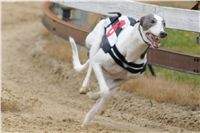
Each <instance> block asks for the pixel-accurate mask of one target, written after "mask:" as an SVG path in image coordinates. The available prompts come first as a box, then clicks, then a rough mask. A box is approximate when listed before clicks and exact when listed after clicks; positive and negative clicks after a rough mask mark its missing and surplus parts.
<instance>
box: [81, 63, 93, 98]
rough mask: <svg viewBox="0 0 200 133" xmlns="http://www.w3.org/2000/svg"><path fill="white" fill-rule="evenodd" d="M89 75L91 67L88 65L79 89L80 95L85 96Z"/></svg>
mask: <svg viewBox="0 0 200 133" xmlns="http://www.w3.org/2000/svg"><path fill="white" fill-rule="evenodd" d="M91 74H92V66H91V65H90V64H89V67H88V71H87V74H86V76H85V79H84V81H83V84H82V86H81V88H80V89H79V92H80V94H85V93H86V92H87V86H88V85H89V82H90V78H91Z"/></svg>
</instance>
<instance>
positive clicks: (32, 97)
mask: <svg viewBox="0 0 200 133" xmlns="http://www.w3.org/2000/svg"><path fill="white" fill-rule="evenodd" d="M41 4H42V3H30V2H28V3H3V4H2V99H1V100H2V101H1V104H2V106H1V107H2V108H1V111H2V130H3V132H27V133H29V132H34V133H38V132H45V133H48V132H67V133H68V132H69V133H74V132H77V133H79V132H85V133H95V132H101V133H109V132H113V133H117V132H123V133H124V132H192V131H193V132H198V131H199V132H200V110H199V109H192V108H190V107H187V106H180V105H175V104H167V103H157V102H156V101H152V102H150V100H149V99H146V98H143V97H140V96H137V95H136V94H134V93H128V92H126V91H123V90H120V91H119V92H118V93H117V94H116V95H115V96H114V97H113V99H112V100H111V102H110V104H109V105H108V109H107V110H106V111H105V113H104V114H103V115H97V116H96V117H95V119H94V120H93V121H92V122H91V124H90V125H89V126H88V127H85V128H82V127H81V126H80V124H81V122H82V120H83V118H84V115H85V114H86V112H87V111H88V110H89V109H90V108H91V106H92V105H93V104H94V103H95V101H93V100H91V99H89V98H88V97H87V96H85V95H80V94H79V93H78V89H79V87H80V85H81V83H82V80H83V78H84V74H85V72H83V73H81V74H78V73H76V72H75V71H74V70H73V69H72V65H71V62H70V60H71V59H70V56H69V59H65V58H64V57H55V55H58V54H59V53H61V52H62V53H65V52H66V54H67V55H70V54H71V53H69V51H68V50H67V49H69V48H70V47H69V46H67V44H66V43H65V41H64V40H62V39H60V38H58V37H56V36H54V35H51V34H49V33H48V31H47V30H46V29H45V28H44V26H43V25H42V24H41V21H40V20H41V17H42V12H41V10H40V7H41ZM49 46H51V48H49ZM54 47H55V49H54ZM48 52H49V53H50V54H48ZM67 52H68V53H67ZM53 55H54V56H53ZM57 58H59V60H57ZM96 85H97V83H96V82H93V83H92V84H91V88H95V86H96Z"/></svg>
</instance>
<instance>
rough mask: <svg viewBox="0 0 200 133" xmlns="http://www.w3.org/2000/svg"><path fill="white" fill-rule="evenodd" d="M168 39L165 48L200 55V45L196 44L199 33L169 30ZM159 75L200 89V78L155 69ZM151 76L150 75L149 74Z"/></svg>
mask: <svg viewBox="0 0 200 133" xmlns="http://www.w3.org/2000/svg"><path fill="white" fill-rule="evenodd" d="M167 32H168V37H167V39H165V40H163V41H162V42H161V43H162V46H161V47H163V48H168V49H173V50H176V51H180V52H185V53H190V54H195V55H200V45H198V44H197V43H196V37H197V36H198V34H197V33H194V32H186V31H179V30H172V29H167ZM154 68H155V72H156V74H157V75H159V76H161V77H163V78H165V79H166V80H173V81H174V80H175V81H180V82H184V83H189V84H193V85H194V88H200V76H198V75H192V74H187V73H183V72H177V71H173V70H169V69H164V68H161V67H154ZM147 75H149V73H147Z"/></svg>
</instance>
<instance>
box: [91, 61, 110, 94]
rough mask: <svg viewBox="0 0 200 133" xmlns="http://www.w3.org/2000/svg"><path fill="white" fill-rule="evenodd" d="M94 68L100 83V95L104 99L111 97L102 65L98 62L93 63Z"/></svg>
mask: <svg viewBox="0 0 200 133" xmlns="http://www.w3.org/2000/svg"><path fill="white" fill-rule="evenodd" d="M92 68H93V70H94V73H95V76H96V78H97V81H98V83H99V88H100V93H101V96H102V97H108V96H109V95H110V90H109V88H108V86H107V83H106V81H105V78H104V75H103V72H102V68H101V65H100V64H99V63H96V62H92Z"/></svg>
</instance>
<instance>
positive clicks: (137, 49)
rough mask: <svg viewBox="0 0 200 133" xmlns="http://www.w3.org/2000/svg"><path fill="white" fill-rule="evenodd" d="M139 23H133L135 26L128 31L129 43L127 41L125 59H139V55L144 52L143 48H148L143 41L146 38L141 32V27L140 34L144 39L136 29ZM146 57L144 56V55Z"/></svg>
mask: <svg viewBox="0 0 200 133" xmlns="http://www.w3.org/2000/svg"><path fill="white" fill-rule="evenodd" d="M138 26H139V23H137V24H135V26H134V27H133V28H132V30H131V31H130V32H131V33H130V35H131V36H129V38H128V40H129V42H130V43H127V47H126V50H127V53H126V57H125V58H126V59H127V60H128V61H130V62H131V61H133V62H134V61H137V60H141V55H142V54H143V53H144V52H145V50H146V49H147V48H148V45H147V44H146V43H145V42H144V40H147V38H146V36H145V34H144V33H143V30H142V27H141V26H140V27H139V28H141V35H142V36H143V38H144V40H143V39H142V37H141V35H140V32H139V30H138ZM144 58H145V59H146V56H145V57H144Z"/></svg>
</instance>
